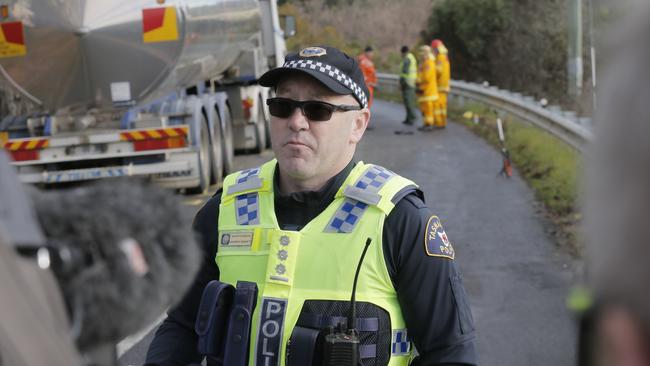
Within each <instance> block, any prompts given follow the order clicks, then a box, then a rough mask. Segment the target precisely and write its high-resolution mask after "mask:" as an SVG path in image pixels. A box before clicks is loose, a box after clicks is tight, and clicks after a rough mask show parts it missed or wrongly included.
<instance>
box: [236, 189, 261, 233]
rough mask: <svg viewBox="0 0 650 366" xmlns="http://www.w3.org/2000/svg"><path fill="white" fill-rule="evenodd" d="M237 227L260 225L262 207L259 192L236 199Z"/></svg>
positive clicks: (242, 195)
mask: <svg viewBox="0 0 650 366" xmlns="http://www.w3.org/2000/svg"><path fill="white" fill-rule="evenodd" d="M235 210H236V212H237V225H259V223H260V215H259V211H260V206H259V195H258V193H257V192H253V193H247V194H241V195H239V196H237V198H236V199H235Z"/></svg>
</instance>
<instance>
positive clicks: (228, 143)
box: [221, 106, 235, 175]
mask: <svg viewBox="0 0 650 366" xmlns="http://www.w3.org/2000/svg"><path fill="white" fill-rule="evenodd" d="M222 122H223V123H222V124H221V139H222V140H221V149H222V150H221V151H222V155H221V156H222V159H223V174H224V175H226V174H228V173H230V172H232V170H233V164H234V163H233V159H234V157H235V147H234V144H235V142H234V138H233V135H232V117H231V115H230V107H228V106H226V109H225V110H224V111H223V121H222Z"/></svg>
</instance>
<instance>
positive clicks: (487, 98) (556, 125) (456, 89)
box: [377, 73, 594, 151]
mask: <svg viewBox="0 0 650 366" xmlns="http://www.w3.org/2000/svg"><path fill="white" fill-rule="evenodd" d="M377 77H378V83H379V87H380V89H382V90H383V91H386V92H389V93H390V92H395V93H399V92H400V90H399V77H398V76H397V75H394V74H381V73H380V74H377ZM449 96H450V98H452V99H454V100H456V101H457V102H459V103H460V104H461V105H462V104H464V103H465V102H466V101H467V100H473V101H476V102H478V103H481V104H485V105H487V106H489V107H490V108H493V109H495V110H496V111H497V113H498V114H501V115H504V114H511V115H513V116H516V117H518V118H519V119H521V120H523V121H524V122H528V123H530V124H532V125H535V126H537V127H539V128H540V129H543V130H545V131H547V132H549V133H551V134H553V135H554V136H556V137H557V138H559V139H561V140H562V141H564V142H566V143H567V144H569V145H570V146H572V147H573V148H575V149H576V150H579V151H584V150H585V148H586V146H587V144H588V143H589V142H590V141H593V139H594V134H593V130H592V122H591V119H590V118H578V117H577V115H576V113H575V112H567V111H562V110H561V109H560V108H559V107H557V106H543V105H542V104H541V103H539V102H537V101H535V99H534V98H532V97H528V96H524V95H522V94H520V93H512V92H509V91H506V90H500V89H498V88H497V87H494V86H483V85H479V84H474V83H468V82H465V81H457V80H452V82H451V91H450V93H449Z"/></svg>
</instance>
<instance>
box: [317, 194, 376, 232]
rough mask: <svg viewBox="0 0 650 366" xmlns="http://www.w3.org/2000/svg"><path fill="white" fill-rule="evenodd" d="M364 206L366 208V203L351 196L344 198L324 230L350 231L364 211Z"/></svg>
mask: <svg viewBox="0 0 650 366" xmlns="http://www.w3.org/2000/svg"><path fill="white" fill-rule="evenodd" d="M366 208H368V205H367V204H365V203H363V202H359V201H357V200H354V199H352V198H346V199H345V201H343V204H342V205H341V207H339V209H338V210H336V213H335V214H334V217H333V218H332V220H330V223H329V224H328V225H327V227H325V232H326V233H351V232H352V230H354V227H355V226H356V225H357V222H359V219H361V216H362V215H363V213H364V212H365V211H366Z"/></svg>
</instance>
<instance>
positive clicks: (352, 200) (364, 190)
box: [324, 165, 395, 233]
mask: <svg viewBox="0 0 650 366" xmlns="http://www.w3.org/2000/svg"><path fill="white" fill-rule="evenodd" d="M394 176H395V173H393V172H391V171H390V170H388V169H385V168H382V167H380V166H377V165H371V166H370V167H368V169H366V171H365V172H364V173H363V174H362V175H361V177H360V178H359V179H358V180H357V181H356V182H355V183H354V184H353V185H351V186H347V187H345V189H344V191H343V195H344V196H345V200H344V201H343V203H342V204H341V206H340V207H339V208H338V210H336V212H335V213H334V216H333V217H332V219H331V220H330V222H329V224H327V226H326V227H325V230H324V232H326V233H351V232H352V230H354V228H355V227H356V225H357V223H358V222H359V221H360V220H361V216H363V213H364V212H365V211H366V208H368V205H376V204H378V203H379V201H380V200H381V196H380V195H379V194H378V193H377V192H379V190H380V189H381V187H383V186H384V185H385V184H386V182H388V180H389V179H390V178H392V177H394Z"/></svg>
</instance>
